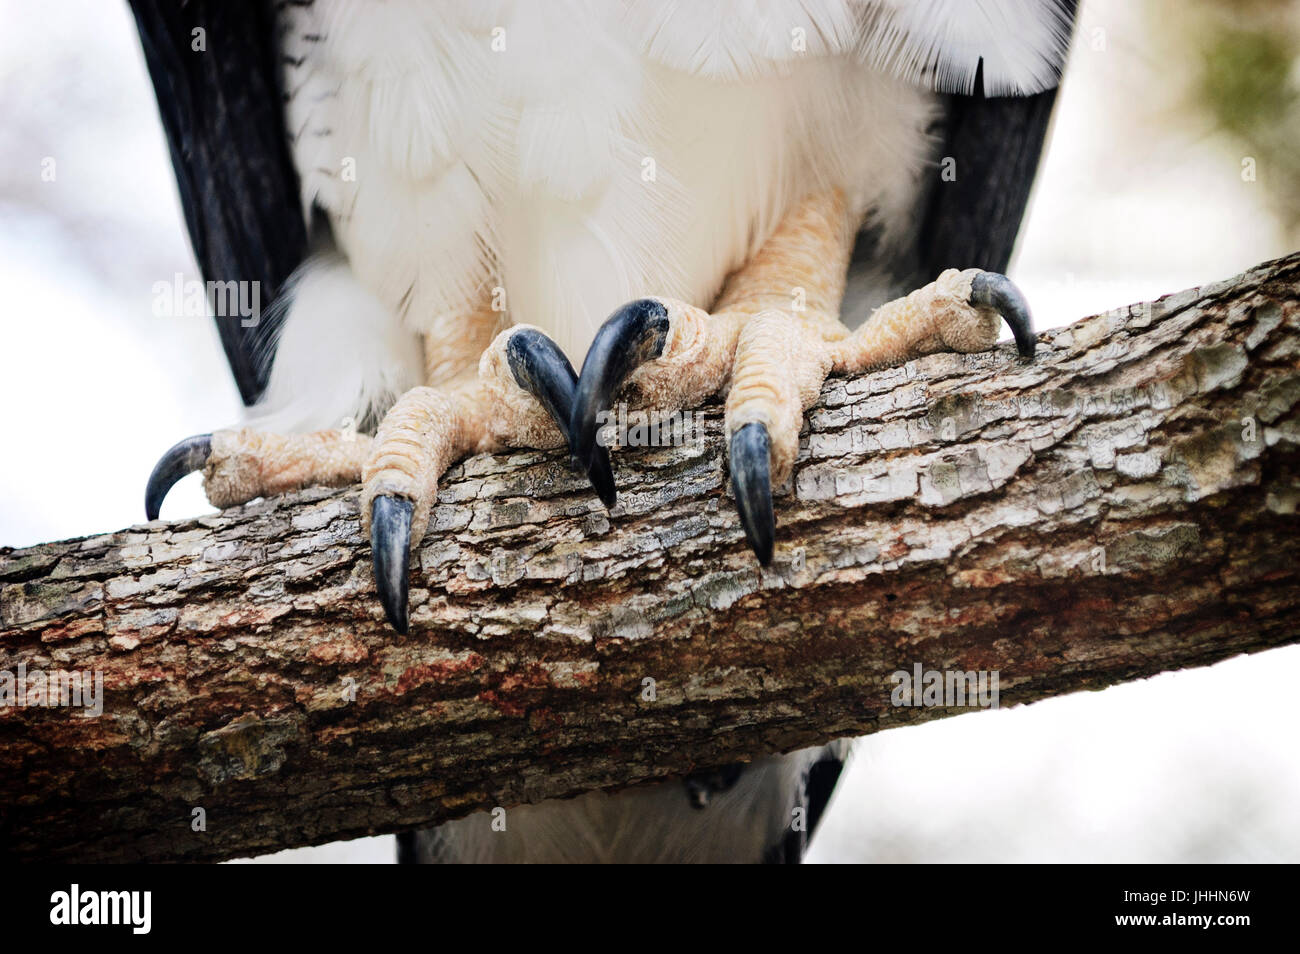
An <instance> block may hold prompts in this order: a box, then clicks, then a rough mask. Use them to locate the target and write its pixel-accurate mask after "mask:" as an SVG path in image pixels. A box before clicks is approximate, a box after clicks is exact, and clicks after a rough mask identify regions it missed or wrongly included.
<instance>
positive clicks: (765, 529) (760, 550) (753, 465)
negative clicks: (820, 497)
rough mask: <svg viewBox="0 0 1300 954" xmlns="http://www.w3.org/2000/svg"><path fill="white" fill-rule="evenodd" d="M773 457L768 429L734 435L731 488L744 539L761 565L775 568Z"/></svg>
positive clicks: (757, 426)
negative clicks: (773, 562)
mask: <svg viewBox="0 0 1300 954" xmlns="http://www.w3.org/2000/svg"><path fill="white" fill-rule="evenodd" d="M771 469H772V457H771V444H770V441H769V438H768V433H767V428H766V427H764V426H763V425H762V424H759V423H757V422H752V423H749V424H746V425H745V426H744V427H742V428H740V430H738V431H736V432H735V433H734V434H732V435H731V488H732V491H733V492H734V493H735V495H736V510H737V511H738V512H739V513H740V523H741V526H742V527H743V528H744V530H745V539H747V540H748V541H749V546H750V549H751V550H753V551H754V556H756V557H758V562H759V565H761V566H771V565H772V552H773V549H774V548H775V545H776V517H775V515H774V513H773V510H772V478H771Z"/></svg>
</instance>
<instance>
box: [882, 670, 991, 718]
mask: <svg viewBox="0 0 1300 954" xmlns="http://www.w3.org/2000/svg"><path fill="white" fill-rule="evenodd" d="M889 681H890V682H892V683H893V684H894V691H893V692H892V693H890V696H889V701H890V704H891V705H895V706H927V707H929V706H944V707H965V706H971V707H978V708H980V709H996V708H997V707H998V670H996V669H992V670H990V669H979V670H971V671H969V672H967V671H965V670H961V669H925V668H923V667H922V666H921V664H920V663H917V664H916V665H915V666H913V667H912V671H911V672H908V671H907V670H906V669H900V670H898V671H897V672H895V673H894V674H893V675H891V676H890V677H889Z"/></svg>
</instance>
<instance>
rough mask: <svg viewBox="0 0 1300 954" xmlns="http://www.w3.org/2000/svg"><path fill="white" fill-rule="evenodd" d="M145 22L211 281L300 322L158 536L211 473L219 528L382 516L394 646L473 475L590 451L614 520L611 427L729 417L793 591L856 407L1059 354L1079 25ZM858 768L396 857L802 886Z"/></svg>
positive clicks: (435, 844) (865, 10) (627, 12)
mask: <svg viewBox="0 0 1300 954" xmlns="http://www.w3.org/2000/svg"><path fill="white" fill-rule="evenodd" d="M130 2H131V7H132V10H133V12H134V15H135V20H136V23H137V26H138V29H139V33H140V39H141V43H142V47H143V50H144V54H145V59H146V62H147V64H148V68H149V72H150V76H151V78H152V81H153V85H154V90H155V93H156V97H157V101H158V107H159V112H160V115H161V119H162V125H163V127H164V130H165V133H166V137H167V142H168V145H169V148H170V152H171V158H172V163H173V166H174V168H175V172H176V180H177V185H178V187H179V192H180V198H181V205H182V209H183V212H184V216H185V220H186V223H187V226H188V231H189V236H190V239H191V242H192V245H193V249H194V253H195V256H196V258H197V261H198V264H199V267H200V269H201V270H202V273H203V276H204V278H205V279H206V280H207V281H208V282H209V283H210V284H211V283H220V284H226V285H228V284H229V283H232V282H233V283H249V285H250V286H251V287H252V288H254V289H256V290H257V294H256V295H254V296H252V299H253V300H255V301H256V300H260V301H266V302H269V303H270V304H269V306H268V308H267V309H266V311H265V313H264V314H263V313H260V312H259V313H258V314H256V315H254V316H252V317H251V318H250V317H248V316H245V315H242V314H240V315H222V314H217V315H216V322H217V329H218V333H219V335H220V338H221V343H222V345H223V347H224V350H225V354H226V357H227V358H228V359H229V363H230V368H231V371H232V373H233V375H234V378H235V382H236V383H237V385H238V387H239V391H240V395H241V397H242V399H243V401H244V404H245V405H246V407H247V414H246V417H245V419H244V420H243V421H242V422H240V424H239V425H238V426H233V427H228V428H225V429H221V430H214V431H213V432H211V433H208V434H201V435H197V436H194V437H190V438H187V439H185V440H182V441H181V442H179V443H178V444H176V445H175V446H174V447H173V448H171V449H170V450H168V451H167V452H166V453H165V454H164V455H163V456H162V458H161V459H160V460H159V461H158V463H157V465H156V467H155V468H154V470H153V473H152V474H151V475H150V477H149V481H148V484H147V488H146V511H147V515H148V517H149V519H150V520H154V519H157V517H158V513H159V508H160V507H161V504H162V501H163V499H164V497H165V496H166V494H167V491H168V489H169V488H170V487H171V486H172V485H173V484H174V483H175V482H176V481H177V480H179V479H180V478H181V477H182V476H184V475H186V474H188V473H191V472H194V471H198V470H202V471H203V474H204V487H205V491H206V493H207V496H208V499H209V500H210V502H211V503H212V504H213V505H215V506H217V507H230V506H235V505H238V504H241V503H244V502H246V501H249V500H252V499H254V498H257V497H265V496H270V495H274V494H280V493H284V492H288V491H291V490H295V489H298V488H302V487H307V486H331V487H334V486H348V485H352V484H358V483H359V484H360V485H361V500H360V503H361V507H360V510H361V520H362V526H363V529H364V531H365V532H366V534H367V535H368V537H369V540H370V545H371V554H372V561H373V568H374V580H375V587H376V591H377V593H378V597H379V603H380V604H381V605H382V609H383V613H384V614H385V616H386V618H387V620H388V622H389V623H390V624H391V626H392V629H393V630H394V631H395V632H394V638H397V639H401V638H411V633H410V630H411V625H410V623H411V620H410V619H409V616H408V612H407V593H408V577H409V573H410V572H411V568H410V553H411V548H412V547H413V546H415V545H417V544H418V543H419V542H420V541H421V539H422V537H423V536H424V533H425V530H426V528H427V526H428V523H429V519H430V513H431V509H432V507H433V504H434V501H435V499H436V497H437V491H438V480H439V478H440V477H441V476H442V475H443V473H444V472H445V471H446V470H447V468H448V467H450V466H451V465H453V464H454V463H456V462H457V461H459V460H461V459H462V458H465V457H467V456H469V455H473V454H479V453H490V452H494V451H500V450H502V449H506V448H536V449H545V448H556V449H561V448H563V449H567V452H568V460H569V463H570V466H572V467H575V468H577V469H579V470H580V471H581V472H582V473H585V474H586V475H587V477H588V478H589V479H590V483H591V486H592V492H593V493H594V494H595V495H596V496H598V497H599V499H600V500H601V501H602V503H603V505H604V506H606V507H610V508H612V507H613V506H614V504H615V501H616V499H617V481H616V478H615V468H614V466H613V460H612V458H611V454H610V450H611V444H613V443H615V442H613V441H611V440H610V439H609V435H608V432H607V429H606V428H605V427H604V426H603V425H604V423H605V422H606V421H607V420H608V415H609V414H610V412H611V409H612V408H614V407H615V405H616V404H619V403H622V404H623V405H630V406H632V407H636V408H642V409H647V413H650V414H652V415H655V416H656V417H657V418H658V417H665V418H666V416H668V415H671V414H674V413H676V412H680V411H682V410H685V409H691V408H695V407H698V406H699V405H700V404H702V403H704V402H706V401H708V400H709V399H713V398H717V399H720V400H721V401H723V402H724V406H725V418H724V422H725V423H724V426H725V431H726V447H727V449H728V469H729V473H730V485H731V493H732V496H733V497H734V501H735V509H736V514H737V516H736V519H737V521H738V524H739V527H740V529H741V530H743V541H744V543H741V542H740V541H741V539H742V534H739V533H738V534H737V541H738V543H737V545H742V546H743V545H746V544H747V545H748V546H749V547H750V548H751V549H752V550H753V554H754V558H755V559H756V560H757V561H758V562H759V563H760V564H764V565H766V564H767V563H769V562H770V561H771V559H772V556H773V551H774V547H775V545H776V542H777V535H776V520H775V517H776V514H775V508H774V505H773V496H772V488H773V487H774V486H780V485H781V483H782V482H783V481H785V480H787V479H788V478H789V477H790V475H791V473H792V471H793V469H794V467H795V462H796V458H797V456H798V451H799V434H800V429H801V426H802V424H803V419H804V415H805V413H806V412H807V411H808V410H809V409H810V408H811V407H812V405H813V404H814V403H815V402H816V400H817V397H818V394H819V392H820V389H821V385H822V382H823V381H824V380H825V378H826V377H827V376H828V375H830V374H848V375H851V374H857V373H861V372H864V371H866V370H868V369H871V368H877V367H883V366H887V365H891V364H897V363H901V362H904V361H907V360H909V359H911V358H914V357H917V356H920V355H924V354H928V353H932V352H936V351H956V352H963V353H973V352H978V351H985V350H989V349H991V348H993V347H994V346H995V344H996V342H997V340H998V338H999V336H1000V333H1001V324H1002V322H1003V321H1005V322H1006V323H1007V325H1008V326H1009V328H1010V331H1011V333H1012V336H1013V338H1014V340H1015V344H1016V347H1017V350H1018V352H1019V356H1020V359H1021V360H1028V359H1030V358H1032V356H1033V353H1034V342H1035V338H1034V333H1033V329H1032V322H1031V317H1030V311H1029V307H1028V304H1027V302H1026V301H1025V298H1024V295H1023V294H1022V293H1021V292H1020V290H1019V289H1017V287H1016V286H1015V285H1014V284H1013V283H1012V282H1011V281H1010V280H1009V279H1008V278H1007V277H1006V276H1005V275H1004V274H1003V272H1004V271H1005V270H1006V267H1007V263H1008V261H1009V259H1010V257H1011V252H1012V249H1013V245H1014V242H1015V239H1016V234H1017V232H1018V230H1019V227H1020V222H1021V218H1022V216H1023V214H1024V210H1025V207H1026V204H1027V202H1028V197H1029V192H1030V188H1031V185H1032V183H1033V179H1034V175H1035V171H1036V168H1037V165H1038V162H1039V157H1040V154H1041V152H1042V149H1043V144H1044V141H1045V139H1046V136H1047V131H1048V123H1049V119H1050V116H1051V111H1052V105H1053V101H1054V96H1055V90H1056V87H1057V85H1058V83H1059V79H1060V75H1061V71H1062V68H1063V65H1064V59H1065V54H1066V50H1067V48H1068V45H1069V39H1070V34H1071V30H1072V26H1073V21H1074V17H1075V3H1074V2H1072V0H692V2H685V0H548V2H546V3H538V2H529V0H492V2H486V0H478V2H474V0H384V2H379V0H372V2H365V0H278V2H271V0H180V2H177V0H130ZM575 367H577V368H580V370H575ZM378 611H379V608H378V607H376V612H378ZM845 753H846V747H845V746H844V745H843V744H842V743H841V744H833V745H831V746H827V747H824V748H816V749H807V750H802V751H798V752H794V753H789V754H784V755H775V756H772V757H769V758H764V759H760V760H757V761H755V762H753V763H750V764H746V765H743V766H742V765H732V766H722V767H719V768H717V769H714V770H710V771H704V772H696V773H694V774H692V775H690V776H688V777H687V778H685V779H684V780H679V781H676V782H663V783H659V784H656V785H651V786H645V787H640V788H633V789H630V790H627V791H624V792H620V793H616V794H607V793H602V792H596V793H591V794H588V795H585V796H581V797H579V798H575V799H570V800H566V801H552V802H542V803H539V804H536V805H526V806H521V807H519V808H516V809H511V823H510V825H509V826H508V831H507V832H501V831H496V830H493V828H494V826H492V824H491V819H490V818H489V817H488V816H487V815H485V814H479V815H471V816H468V817H466V818H462V819H458V820H456V821H452V822H448V823H446V824H443V825H442V826H441V827H439V828H437V829H435V830H433V831H426V832H418V833H408V834H406V835H402V836H399V842H398V855H399V860H410V861H428V862H469V861H533V860H536V861H587V860H600V861H734V862H763V861H766V862H797V861H798V860H800V859H801V857H802V856H803V854H804V851H805V849H806V847H807V844H808V839H809V837H810V834H811V832H812V831H813V830H814V829H815V827H816V825H817V821H818V819H819V818H820V817H821V815H822V814H823V812H824V810H825V807H826V804H827V801H828V799H829V798H830V795H831V792H832V791H833V789H834V786H835V783H836V780H837V778H838V776H839V774H840V770H841V767H842V764H843V758H844V756H845ZM792 819H794V820H795V821H794V822H793V823H792Z"/></svg>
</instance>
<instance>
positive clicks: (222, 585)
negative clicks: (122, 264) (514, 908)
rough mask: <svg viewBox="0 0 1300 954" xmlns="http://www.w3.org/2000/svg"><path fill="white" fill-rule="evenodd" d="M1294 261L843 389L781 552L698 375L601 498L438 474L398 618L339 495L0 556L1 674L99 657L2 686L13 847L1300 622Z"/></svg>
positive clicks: (1094, 679) (334, 799) (432, 812)
mask: <svg viewBox="0 0 1300 954" xmlns="http://www.w3.org/2000/svg"><path fill="white" fill-rule="evenodd" d="M1298 292H1300V254H1296V255H1292V256H1290V257H1288V258H1285V259H1280V260H1278V261H1275V262H1271V263H1267V264H1265V265H1261V266H1260V267H1258V268H1256V269H1254V270H1253V271H1250V272H1248V273H1246V274H1245V275H1242V276H1239V277H1238V278H1235V279H1232V280H1230V281H1227V282H1220V283H1217V284H1214V285H1209V286H1206V287H1204V288H1201V289H1193V290H1189V291H1186V292H1182V293H1179V294H1176V295H1172V296H1169V297H1166V298H1163V299H1160V300H1159V301H1157V302H1154V303H1149V304H1145V305H1139V306H1133V307H1131V308H1129V309H1124V310H1121V311H1119V312H1113V313H1108V314H1104V315H1099V316H1096V317H1093V318H1089V319H1086V320H1084V321H1080V322H1078V323H1076V324H1075V325H1073V326H1071V327H1068V328H1063V329H1059V330H1057V331H1053V332H1051V333H1049V334H1046V335H1045V336H1043V340H1042V342H1041V345H1040V350H1039V357H1038V358H1037V359H1036V360H1035V361H1034V362H1033V363H1032V364H1028V365H1025V364H1020V363H1018V362H1017V361H1016V359H1015V357H1014V353H1013V352H1012V351H1011V349H1010V348H1009V347H1004V348H1001V349H999V350H997V351H995V352H992V353H989V354H980V355H969V356H959V355H953V354H942V355H933V356H930V357H927V358H924V359H922V360H918V361H913V362H911V363H909V364H908V365H906V366H904V367H900V368H894V369H889V370H884V371H879V372H876V373H873V374H869V375H866V376H863V377H860V378H856V379H843V378H836V379H832V380H830V381H828V382H827V384H826V386H825V388H824V390H823V393H822V396H821V401H820V403H819V404H818V405H817V406H816V407H815V408H814V410H813V411H812V412H811V414H810V415H809V427H808V429H807V432H806V434H805V437H804V441H803V447H802V449H801V452H800V460H799V463H798V465H797V467H796V471H795V475H794V477H793V479H792V482H791V486H790V487H787V488H784V489H783V490H782V491H781V492H780V493H779V494H778V497H777V510H778V538H779V541H778V546H777V554H776V558H775V561H774V565H773V566H772V568H771V569H769V570H760V569H759V568H758V566H757V565H756V563H755V561H754V558H753V557H752V555H751V554H750V551H749V549H748V548H747V546H746V544H745V542H744V539H743V536H742V534H741V530H740V526H739V523H738V521H737V518H736V516H735V513H734V508H733V506H732V501H731V499H730V492H729V485H728V479H727V472H726V463H725V459H724V457H723V455H722V441H721V413H720V409H719V407H718V406H716V405H714V406H710V407H707V408H706V409H705V411H704V420H705V425H704V428H703V439H702V441H699V442H692V443H688V444H686V445H685V446H677V447H666V448H656V449H646V450H626V451H619V452H616V454H615V466H616V472H617V477H618V481H619V486H620V488H621V492H620V497H619V503H618V506H617V507H616V508H615V509H614V511H613V512H612V513H607V512H606V511H605V509H604V508H603V507H602V506H601V505H600V503H599V501H598V500H597V499H596V498H595V496H594V495H593V494H592V493H591V492H590V490H589V489H588V488H587V487H586V486H585V484H584V481H583V480H581V479H579V478H578V477H576V476H575V475H573V474H571V473H570V472H569V471H568V470H567V468H566V466H565V464H564V461H563V455H561V454H558V453H515V454H512V455H509V456H496V457H487V456H481V457H475V458H472V459H470V460H468V461H466V462H464V463H463V464H462V465H460V466H459V467H457V468H455V469H453V470H452V471H451V472H450V473H449V474H448V475H447V477H446V479H445V480H444V484H443V489H442V492H441V498H440V500H439V502H438V504H437V506H436V511H435V514H434V518H433V520H432V521H431V527H430V531H429V534H428V536H427V537H426V538H425V540H424V541H423V543H422V545H421V546H420V547H419V548H418V551H417V553H416V554H415V555H414V556H413V558H412V562H413V567H412V584H411V605H412V610H411V634H410V635H409V636H408V637H400V636H397V635H395V634H394V633H393V632H392V631H391V630H390V629H389V628H388V626H387V625H386V623H385V621H384V617H383V613H382V611H381V609H380V607H379V603H378V601H377V599H376V597H375V593H374V588H373V585H372V583H371V577H370V567H369V548H368V545H367V543H366V541H365V540H363V539H362V537H361V534H360V529H359V523H358V517H357V497H356V492H355V489H351V490H347V491H342V492H330V491H308V492H304V493H300V494H295V495H292V496H288V497H284V498H280V499H275V500H269V501H263V502H257V503H254V504H252V505H249V506H246V507H241V508H236V509H233V510H230V511H227V512H225V513H222V514H219V515H214V516H207V517H202V518H200V519H197V520H189V521H184V522H177V523H162V522H157V523H153V524H148V525H144V526H138V527H133V528H131V529H128V530H124V531H121V532H119V533H113V534H108V535H105V536H97V537H89V538H85V539H81V540H70V541H64V542H60V543H50V544H43V545H40V546H36V547H32V548H29V549H25V550H17V551H14V550H4V551H0V671H7V672H9V673H11V674H15V676H16V674H17V673H18V671H19V667H20V666H24V667H25V668H26V672H27V674H28V675H29V679H30V678H35V677H33V676H32V674H33V673H37V672H40V673H44V674H46V675H49V674H57V673H60V672H64V673H67V672H74V671H75V672H84V673H101V674H102V677H103V698H102V704H103V711H102V714H100V715H98V716H95V715H86V714H84V713H83V712H82V711H78V710H76V709H73V708H49V707H39V706H34V705H27V706H19V705H13V704H10V705H6V706H0V846H2V849H0V850H3V852H4V853H5V854H7V855H8V856H11V857H16V858H20V859H59V860H76V861H98V860H136V859H147V860H212V859H221V858H228V857H232V856H237V855H249V854H256V853H260V852H266V851H272V850H276V849H281V848H287V847H292V846H297V845H309V844H318V843H321V842H326V841H331V840H335V839H340V838H350V837H353V836H357V835H364V834H374V833H379V832H391V831H398V830H403V829H409V828H414V827H423V826H430V825H434V824H437V823H438V822H441V821H445V820H447V819H450V818H454V817H458V816H461V815H464V814H467V813H469V812H471V811H475V810H480V809H484V808H490V807H494V806H498V805H500V806H510V805H513V804H517V803H520V802H531V801H536V800H539V799H543V798H553V797H560V796H567V795H574V794H577V793H580V792H584V791H588V790H592V789H596V788H614V787H621V786H625V785H629V784H635V783H640V782H646V781H650V780H655V779H662V778H665V777H668V776H672V775H677V774H681V773H684V772H687V771H690V770H693V769H699V768H704V767H709V766H713V765H717V764H722V763H727V762H733V761H738V760H745V759H748V758H751V757H757V756H760V755H763V754H766V753H771V752H776V751H786V750H790V749H793V748H796V747H801V746H806V745H810V744H815V743H821V742H826V741H828V740H831V739H834V738H839V737H843V736H850V735H861V734H865V733H870V732H875V731H878V730H881V729H886V728H891V727H894V726H900V725H908V724H911V723H915V722H919V721H922V720H926V719H931V718H937V717H942V716H947V715H954V714H958V713H960V712H966V711H972V708H971V707H950V708H944V707H925V706H922V707H914V706H896V705H894V704H893V702H894V701H895V700H894V699H893V698H891V697H892V696H893V694H894V689H895V685H896V682H895V681H894V680H893V679H891V674H893V673H895V672H896V671H898V670H903V671H906V672H909V673H911V672H912V671H913V669H914V666H915V665H917V664H920V665H921V666H922V667H923V668H924V669H927V670H929V669H934V670H952V669H960V670H964V671H978V670H992V671H997V672H998V674H999V695H1000V702H1001V704H1002V705H1007V704H1011V703H1025V702H1030V701H1033V700H1036V699H1041V698H1043V697H1046V696H1052V695H1057V694H1061V693H1065V692H1071V691H1074V690H1078V689H1098V688H1101V687H1103V686H1107V685H1110V684H1112V683H1116V682H1119V681H1122V680H1127V679H1135V678H1138V677H1142V676H1147V675H1150V674H1152V673H1156V672H1159V671H1161V670H1165V669H1171V668H1179V667H1186V666H1195V665H1204V664H1207V663H1211V662H1214V661H1216V660H1219V659H1223V658H1225V657H1227V656H1230V655H1233V654H1235V653H1241V652H1253V651H1256V650H1260V649H1265V648H1268V647H1271V646H1276V645H1280V644H1283V643H1288V642H1295V641H1296V640H1297V624H1296V619H1297V606H1298V604H1300V533H1297V530H1298V529H1300V527H1298V526H1297V523H1298V522H1300V521H1298V519H1297V516H1296V506H1297V502H1300V453H1298V450H1297V445H1298V444H1300V412H1298V410H1297V404H1298V403H1300V304H1297V298H1300V295H1298ZM648 680H653V682H650V681H648ZM2 688H3V687H2V686H0V689H2ZM28 691H29V692H30V691H31V683H30V682H29V684H28ZM28 701H32V698H30V697H29V700H28ZM1206 704H1207V705H1208V704H1214V703H1213V702H1212V701H1211V700H1206ZM197 809H202V810H203V811H202V813H199V812H197V811H196V810H197ZM200 818H201V819H202V820H203V821H204V822H205V825H204V826H200V825H198V823H197V821H196V819H200ZM198 827H203V829H204V830H195V828H198Z"/></svg>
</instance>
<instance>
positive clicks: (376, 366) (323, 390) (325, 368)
mask: <svg viewBox="0 0 1300 954" xmlns="http://www.w3.org/2000/svg"><path fill="white" fill-rule="evenodd" d="M281 301H284V302H288V311H287V314H286V316H285V322H284V324H283V326H282V327H281V329H280V334H279V343H278V346H277V348H276V353H275V361H274V363H273V364H272V365H271V375H270V381H269V383H268V385H267V389H266V394H265V396H264V398H263V400H262V401H261V402H260V403H259V404H258V405H257V406H256V407H255V408H253V409H252V412H251V416H250V420H249V424H251V425H252V426H255V427H259V428H262V429H263V430H267V431H272V432H281V433H293V432H296V431H309V430H319V429H322V428H329V427H343V426H346V421H347V420H348V419H351V420H352V422H353V423H354V424H355V425H357V426H361V424H362V422H363V421H365V420H366V419H367V418H374V417H376V416H377V415H380V414H382V413H383V412H384V411H385V410H387V408H388V407H389V406H390V405H391V404H392V403H393V401H394V400H396V399H397V397H398V396H400V395H401V394H402V393H404V392H405V391H407V390H409V389H410V388H412V387H415V386H416V385H418V384H419V383H420V379H421V375H422V374H423V371H424V356H423V352H422V350H421V345H420V340H419V337H418V336H417V335H415V334H412V333H411V332H410V331H407V330H406V329H405V328H403V327H402V324H401V321H400V320H399V319H398V317H397V315H396V313H395V312H393V311H392V310H391V309H390V308H387V307H385V306H384V305H383V303H381V302H380V301H379V300H378V299H376V298H375V296H374V295H373V294H371V293H370V291H369V290H367V289H366V288H365V286H363V285H362V284H361V283H360V282H358V281H357V279H356V276H355V275H354V274H353V273H352V270H351V269H350V268H348V266H347V263H346V262H344V261H343V260H342V259H340V258H338V257H326V258H317V259H311V260H309V261H308V262H306V263H305V264H303V266H302V267H301V268H299V269H298V271H297V272H295V273H294V276H293V277H292V278H291V279H290V281H289V286H288V291H287V294H286V295H285V296H283V297H282V299H281Z"/></svg>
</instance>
